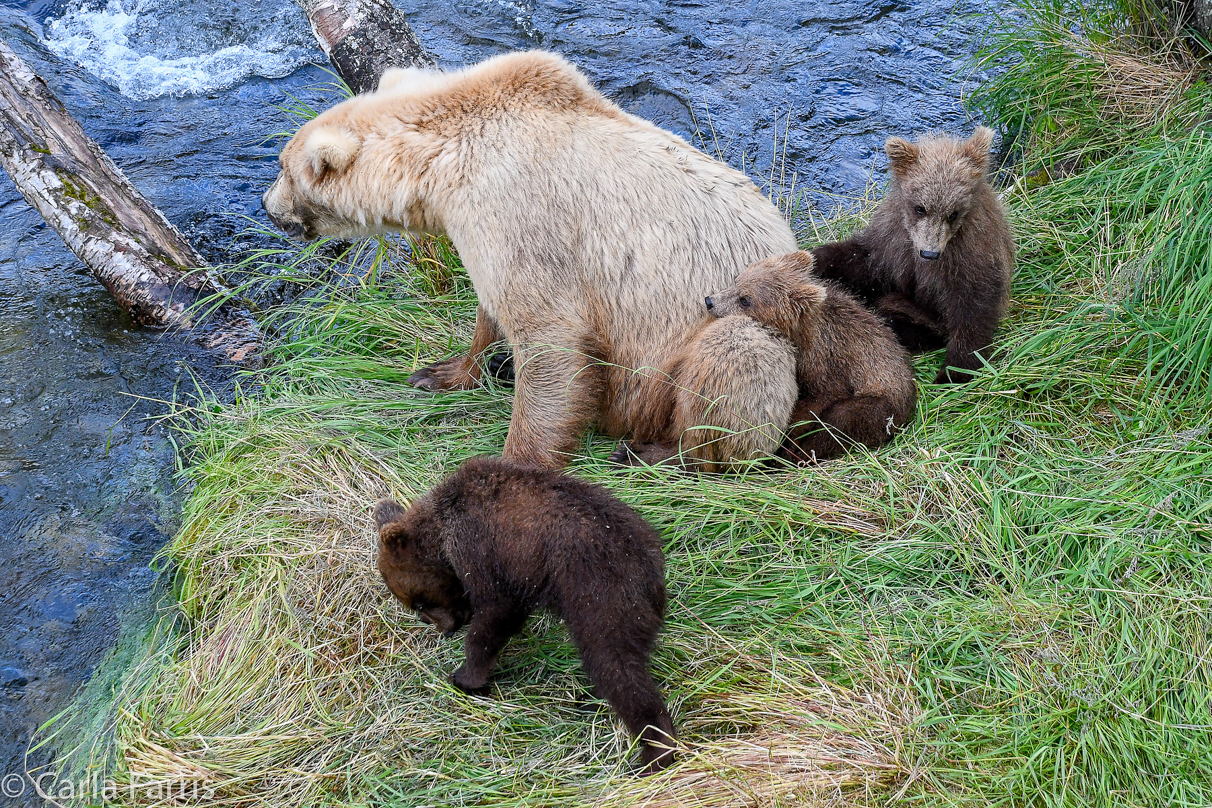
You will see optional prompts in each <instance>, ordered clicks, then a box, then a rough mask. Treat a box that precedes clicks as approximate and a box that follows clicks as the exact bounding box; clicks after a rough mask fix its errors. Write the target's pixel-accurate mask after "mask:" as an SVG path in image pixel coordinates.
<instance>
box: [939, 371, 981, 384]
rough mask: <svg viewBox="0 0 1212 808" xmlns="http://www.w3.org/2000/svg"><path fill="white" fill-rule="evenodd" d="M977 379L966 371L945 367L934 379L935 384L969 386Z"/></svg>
mask: <svg viewBox="0 0 1212 808" xmlns="http://www.w3.org/2000/svg"><path fill="white" fill-rule="evenodd" d="M974 378H975V377H974V376H973V375H972V374H971V373H969V372H968V371H966V370H959V369H958V368H948V367H945V368H943V369H942V370H940V371H939V372H938V375H937V376H935V377H934V383H935V384H967V383H968V382H970V381H972V380H973V379H974Z"/></svg>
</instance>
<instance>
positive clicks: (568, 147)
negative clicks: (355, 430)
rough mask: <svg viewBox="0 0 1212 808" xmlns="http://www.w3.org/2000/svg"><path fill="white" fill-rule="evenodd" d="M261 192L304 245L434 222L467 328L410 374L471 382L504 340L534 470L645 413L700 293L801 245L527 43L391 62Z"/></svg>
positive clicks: (297, 144) (439, 384) (302, 136)
mask: <svg viewBox="0 0 1212 808" xmlns="http://www.w3.org/2000/svg"><path fill="white" fill-rule="evenodd" d="M263 203H264V205H265V209H266V211H267V212H268V213H269V216H270V219H271V220H272V221H273V222H274V223H275V224H276V225H277V226H278V227H280V228H282V229H283V230H284V231H285V232H287V233H288V234H290V235H292V236H295V237H302V238H304V239H312V238H315V237H317V236H321V235H333V236H343V237H350V236H360V235H365V234H370V233H381V232H386V231H393V230H408V231H412V232H424V233H436V234H442V233H444V234H446V235H448V236H449V237H450V239H451V241H452V242H453V243H454V246H455V248H456V249H457V250H458V253H459V256H460V258H461V259H462V261H463V265H464V266H465V267H466V268H467V273H468V275H469V276H470V278H471V282H472V284H473V285H474V287H475V291H476V295H477V296H478V298H479V304H480V307H479V313H478V316H477V319H476V331H475V336H474V338H473V340H472V346H471V352H470V353H469V354H468V355H467V356H463V357H458V358H455V359H451V360H447V361H445V362H441V363H439V364H437V365H434V366H432V367H429V368H426V369H424V370H423V371H421V372H419V373H418V374H415V375H414V377H413V382H414V384H416V385H417V386H418V387H423V388H426V389H430V390H445V389H453V388H466V387H471V386H474V385H475V384H476V383H477V382H478V380H479V376H480V368H481V364H480V361H479V360H480V358H481V357H480V354H481V353H482V352H484V351H485V350H486V349H487V348H488V346H489V345H491V344H492V343H493V342H495V341H497V340H498V339H500V337H501V336H502V335H503V336H504V337H505V338H506V339H507V340H508V342H509V344H510V345H511V346H512V348H513V350H514V352H515V364H516V366H517V386H516V391H515V398H514V408H513V417H512V420H511V422H510V425H509V435H508V437H507V438H506V441H505V450H504V454H505V457H507V458H510V459H512V460H516V461H521V462H528V463H534V464H538V465H543V466H548V467H559V466H563V465H564V464H565V463H566V462H567V461H568V459H569V455H570V453H571V452H573V451H574V450H575V449H576V448H577V446H578V444H579V440H580V437H581V435H582V434H583V433H584V432H585V431H586V430H587V429H588V428H590V427H591V426H596V427H597V428H598V429H599V430H601V431H602V432H605V433H606V434H609V435H613V436H616V437H625V436H627V435H629V434H631V432H632V431H633V429H634V425H635V423H636V421H637V419H639V418H640V417H641V413H642V412H643V411H644V410H645V408H644V406H643V403H644V402H643V400H642V399H643V393H642V389H643V388H645V387H646V386H645V385H643V384H641V382H642V381H643V378H642V377H643V376H644V373H643V372H640V373H637V372H636V371H643V369H654V368H659V367H661V366H662V365H663V364H664V363H665V362H666V361H667V360H668V358H669V357H670V356H672V355H673V354H674V353H675V352H676V351H678V350H679V349H680V348H681V347H682V346H683V345H684V344H685V343H686V342H687V340H688V339H690V337H691V336H692V335H693V334H694V333H695V329H696V327H697V326H698V325H699V322H700V319H701V317H702V306H701V301H702V300H703V296H704V295H706V294H708V293H710V292H711V291H713V290H716V289H721V288H724V287H726V286H728V285H729V284H730V283H731V282H732V280H733V279H734V278H735V277H736V276H737V275H738V274H739V273H740V272H741V270H742V269H744V268H745V267H746V266H748V265H749V264H751V263H753V262H754V261H757V260H760V259H762V258H766V257H768V256H774V255H781V254H784V253H788V252H791V251H793V250H795V249H796V244H795V239H794V237H793V236H792V234H791V230H790V228H789V227H788V225H787V223H786V221H785V220H784V219H783V217H782V216H781V215H780V214H779V212H778V210H777V209H776V208H775V207H774V206H773V205H772V204H771V203H770V202H769V201H768V200H767V199H766V198H765V197H764V196H763V195H762V193H761V192H760V191H759V190H758V189H757V187H756V186H755V185H754V184H753V182H751V181H750V179H749V178H748V177H746V176H745V175H744V174H742V173H741V172H739V171H736V170H734V169H732V168H729V167H728V166H726V165H724V164H723V163H721V162H719V161H716V160H713V159H711V158H710V157H707V156H706V155H705V154H703V153H702V152H700V151H698V150H696V149H694V148H692V147H691V146H690V145H689V144H688V143H686V141H684V140H682V139H681V138H679V137H677V136H676V135H672V134H670V133H669V132H666V131H664V130H662V129H660V128H658V127H656V126H654V125H653V124H651V123H649V122H647V121H645V120H642V119H640V118H637V117H635V116H633V115H629V114H627V113H625V112H623V111H622V110H621V109H619V108H618V107H617V106H615V105H614V104H612V103H611V102H610V101H608V100H607V99H606V98H605V97H604V96H602V95H601V94H600V93H599V92H597V91H596V90H595V89H594V88H593V87H591V86H590V85H589V82H588V81H587V80H586V79H585V77H584V76H583V75H581V74H580V73H579V72H578V71H577V70H576V68H574V67H573V66H572V65H570V64H569V63H568V62H566V61H564V60H563V59H562V58H560V57H559V56H557V55H555V54H551V53H544V52H541V51H531V52H525V53H511V54H507V55H503V56H498V57H495V58H492V59H489V60H487V61H485V62H482V63H480V64H477V65H473V66H471V67H468V68H466V69H463V70H460V71H455V72H451V73H439V72H430V71H422V70H415V69H410V70H390V71H388V72H387V73H386V74H384V76H383V79H382V81H381V83H380V85H379V90H378V92H376V93H372V94H368V95H364V96H356V97H354V98H351V99H349V100H348V101H344V102H342V103H340V104H338V105H337V106H335V107H333V108H332V109H330V110H328V111H326V112H324V113H322V114H320V115H319V116H317V117H316V118H315V119H314V120H312V121H309V122H308V123H306V124H305V125H304V126H303V127H301V128H300V129H299V131H298V132H297V133H296V134H295V136H294V138H292V139H291V141H290V142H289V143H288V144H287V145H286V147H285V148H284V149H283V150H282V155H281V172H280V174H279V175H278V178H277V180H276V181H275V182H274V184H273V185H272V186H271V187H270V189H269V190H268V191H267V192H266V194H265V196H264V199H263ZM772 339H774V337H772ZM786 383H787V382H786V380H772V381H771V384H775V385H785V384H786ZM741 398H744V399H745V400H748V401H761V400H762V395H761V393H760V391H755V392H754V395H753V396H746V397H738V400H739V399H741ZM761 412H762V410H761V409H759V410H758V411H756V412H755V413H754V417H760V415H761ZM747 415H748V414H747V413H743V412H742V413H731V414H730V416H731V417H729V418H728V419H727V422H728V423H736V422H737V421H738V419H739V421H740V422H746V421H747ZM756 426H760V425H758V424H755V427H756ZM785 426H786V424H785V423H784V424H776V425H775V427H777V428H778V429H781V428H783V427H785ZM771 431H772V430H770V429H761V428H755V429H753V430H750V434H751V435H752V441H753V445H751V446H746V447H742V449H743V452H742V453H743V454H745V455H747V456H753V455H755V454H759V453H762V452H773V451H774V450H776V449H777V439H776V438H772V437H771ZM772 440H773V441H774V443H773V444H772V445H769V446H768V445H767V444H771V441H772Z"/></svg>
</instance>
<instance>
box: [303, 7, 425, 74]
mask: <svg viewBox="0 0 1212 808" xmlns="http://www.w3.org/2000/svg"><path fill="white" fill-rule="evenodd" d="M297 2H298V4H299V7H300V8H302V9H303V11H304V12H305V13H306V14H307V19H308V21H309V22H310V23H311V30H312V31H313V32H314V33H315V35H316V39H317V40H318V41H319V42H320V47H321V49H323V51H324V55H325V56H327V57H328V61H330V62H332V66H333V67H334V68H336V71H337V73H338V74H339V75H340V76H341V78H342V79H344V80H345V83H346V84H348V85H349V88H350V89H351V90H353V91H354V92H355V93H364V92H368V91H370V90H373V89H374V88H375V87H377V86H378V84H379V77H380V76H382V75H383V71H384V70H386V69H387V68H389V67H431V66H432V65H433V64H434V59H433V56H432V55H430V53H429V52H428V51H426V50H425V49H424V48H423V47H421V43H420V42H419V41H417V35H416V34H414V33H413V32H412V27H411V26H409V24H408V21H407V20H406V19H405V18H404V14H403V12H401V11H400V10H399V9H398V8H396V7H395V6H394V5H392V4H391V0H297Z"/></svg>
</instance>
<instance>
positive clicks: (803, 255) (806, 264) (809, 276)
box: [782, 250, 817, 283]
mask: <svg viewBox="0 0 1212 808" xmlns="http://www.w3.org/2000/svg"><path fill="white" fill-rule="evenodd" d="M782 265H783V269H784V270H785V271H787V272H788V273H790V274H791V275H793V276H794V277H796V278H798V279H799V280H801V281H803V282H804V283H816V280H817V277H816V256H814V255H813V254H812V253H810V252H806V251H804V250H797V251H796V252H793V253H787V254H786V255H784V256H783V258H782Z"/></svg>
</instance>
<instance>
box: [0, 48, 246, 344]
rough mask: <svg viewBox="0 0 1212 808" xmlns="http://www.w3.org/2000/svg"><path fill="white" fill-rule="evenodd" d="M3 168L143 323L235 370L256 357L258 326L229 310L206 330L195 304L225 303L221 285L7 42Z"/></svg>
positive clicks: (1, 96) (1, 87)
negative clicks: (196, 344)
mask: <svg viewBox="0 0 1212 808" xmlns="http://www.w3.org/2000/svg"><path fill="white" fill-rule="evenodd" d="M0 165H3V167H4V169H5V170H6V171H7V172H8V174H9V176H10V177H12V179H13V182H14V183H15V184H16V186H17V190H19V191H20V192H21V195H22V196H23V197H24V198H25V200H26V201H27V202H29V204H30V205H31V206H33V207H34V209H36V210H37V211H38V212H39V213H40V214H42V218H44V219H45V220H46V221H47V223H48V224H50V226H51V227H53V228H54V229H55V231H56V232H57V233H58V234H59V235H60V237H62V239H63V241H64V242H66V243H67V246H68V247H69V248H70V249H71V251H72V252H74V253H75V254H76V255H77V256H78V257H79V258H80V260H81V261H83V262H84V263H85V264H86V265H87V266H88V268H89V269H91V270H92V272H93V275H95V276H96V278H97V280H99V281H100V282H101V283H102V285H103V286H105V288H106V289H107V290H108V291H109V293H110V294H111V295H113V297H114V299H115V300H116V301H117V302H118V304H119V305H120V306H122V307H123V308H124V309H126V310H127V311H128V312H130V315H131V316H132V317H133V318H134V319H135V321H136V322H138V323H140V324H142V325H147V326H152V327H156V328H167V327H180V328H188V329H193V331H194V334H193V336H194V337H196V338H197V339H198V341H200V342H201V343H202V344H203V345H206V346H207V347H211V348H216V349H219V350H221V351H223V353H225V354H226V355H227V356H228V357H229V358H230V359H231V360H233V361H237V362H238V361H243V360H245V359H247V358H248V357H250V356H251V355H252V354H253V353H254V352H255V350H256V345H257V341H258V340H257V327H256V324H255V323H254V322H253V320H252V318H251V317H250V316H249V315H248V313H247V312H245V311H243V310H242V309H240V308H238V307H237V306H235V305H233V304H231V303H230V302H228V303H223V304H222V305H219V306H218V308H217V310H216V311H215V312H214V314H213V316H212V317H210V318H208V320H207V322H206V324H205V325H204V326H201V327H199V326H198V323H197V322H196V321H195V318H196V317H197V308H196V306H197V304H199V303H201V302H203V301H205V300H206V299H208V298H214V299H215V301H216V302H218V301H221V300H222V298H221V297H217V295H220V294H222V293H224V292H225V290H224V289H223V286H222V284H221V283H220V282H219V281H218V280H217V279H216V278H214V277H213V275H212V273H211V272H210V271H209V270H208V269H207V267H206V262H205V261H204V260H203V259H202V257H201V256H200V255H198V253H197V251H196V250H194V248H193V246H192V245H191V244H190V243H189V242H188V241H187V240H186V239H185V237H184V236H182V235H181V233H180V232H178V231H177V229H176V228H175V227H173V226H172V225H171V224H170V223H169V222H168V220H167V219H166V218H164V215H163V214H162V213H160V211H159V210H157V209H156V208H155V207H154V206H153V205H152V204H151V203H149V202H148V201H147V200H146V199H144V198H143V196H142V195H141V194H140V193H139V192H138V191H137V190H136V189H135V187H134V186H133V185H131V184H130V181H129V180H127V179H126V177H125V176H124V175H123V174H122V172H121V171H120V170H119V169H118V167H117V166H116V165H114V163H113V161H112V160H110V159H109V157H108V156H107V155H106V154H105V153H104V152H103V151H101V148H100V147H99V146H98V145H97V144H96V142H94V141H93V140H92V139H91V138H89V137H88V136H87V135H86V134H85V133H84V130H83V129H82V128H81V127H80V124H79V123H77V122H76V120H75V119H74V118H72V117H71V115H69V114H68V112H67V110H66V109H65V108H64V107H63V105H62V104H61V103H60V102H59V100H58V99H57V98H55V96H54V94H53V93H51V91H50V90H49V89H48V88H47V86H46V83H45V82H44V81H42V79H40V78H39V77H38V76H36V75H35V74H34V72H33V71H32V70H30V68H29V66H28V65H26V64H25V62H24V61H22V60H21V58H20V57H18V56H17V54H16V53H14V52H13V51H12V50H11V49H10V48H9V47H8V46H7V45H6V44H5V43H3V42H0Z"/></svg>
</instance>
